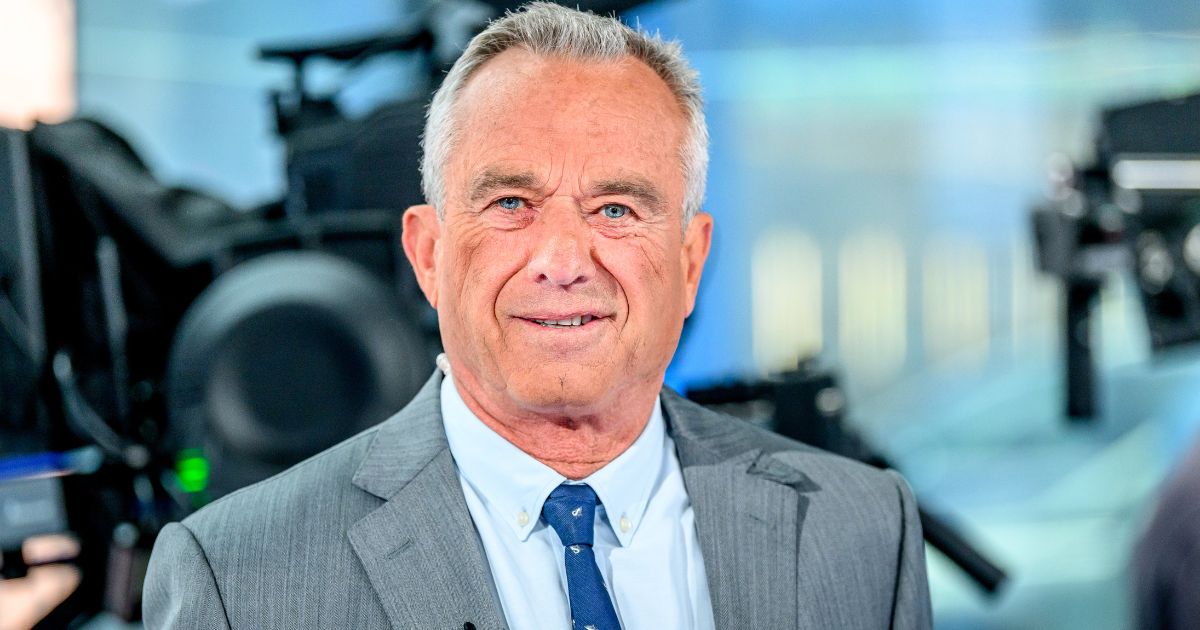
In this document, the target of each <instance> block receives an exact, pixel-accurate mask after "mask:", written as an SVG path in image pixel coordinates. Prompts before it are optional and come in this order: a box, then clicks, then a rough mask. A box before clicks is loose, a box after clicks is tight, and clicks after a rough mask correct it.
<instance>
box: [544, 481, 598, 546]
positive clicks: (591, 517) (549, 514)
mask: <svg viewBox="0 0 1200 630" xmlns="http://www.w3.org/2000/svg"><path fill="white" fill-rule="evenodd" d="M598 502H599V499H598V498H597V497H596V491H595V490H592V488H591V486H587V485H567V484H563V485H561V486H559V487H557V488H555V489H554V492H551V493H550V496H549V497H547V498H546V502H545V503H544V504H542V517H543V518H545V519H546V523H548V524H549V525H550V527H552V528H554V533H556V534H558V539H559V540H561V541H562V544H563V546H564V547H570V546H572V545H591V544H592V541H593V539H594V533H595V531H594V528H593V524H594V523H595V522H596V504H597V503H598Z"/></svg>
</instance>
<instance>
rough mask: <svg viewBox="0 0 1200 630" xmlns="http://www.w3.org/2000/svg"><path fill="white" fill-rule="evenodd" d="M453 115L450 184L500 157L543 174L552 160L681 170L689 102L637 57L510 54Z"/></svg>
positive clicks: (496, 61)
mask: <svg viewBox="0 0 1200 630" xmlns="http://www.w3.org/2000/svg"><path fill="white" fill-rule="evenodd" d="M455 117H456V119H457V123H458V134H457V135H458V141H457V142H456V143H455V145H456V146H455V147H454V149H453V150H452V153H451V155H450V156H449V157H450V160H449V162H450V163H449V164H448V165H447V166H448V167H449V168H448V173H447V175H448V178H447V180H448V181H447V183H448V184H449V185H451V186H455V185H459V186H461V185H462V184H463V183H464V182H465V181H466V180H469V179H470V178H472V177H473V176H474V175H475V174H476V173H477V172H478V171H480V170H483V169H486V168H489V166H491V165H494V164H495V163H496V162H506V163H512V162H516V164H510V166H525V167H530V168H533V170H535V171H537V170H540V169H538V168H537V165H538V164H539V163H540V164H541V166H542V167H543V168H544V167H545V166H547V164H546V163H545V162H546V160H547V159H550V160H552V161H554V162H556V163H558V164H560V165H564V164H569V163H575V164H586V165H587V169H588V170H593V171H594V170H608V171H622V172H625V173H629V172H630V171H636V172H641V173H643V174H645V175H647V176H650V177H656V178H661V177H663V176H667V175H668V174H675V173H676V172H678V174H680V175H681V174H682V166H681V164H680V161H679V149H680V146H681V143H682V141H683V138H684V132H685V129H686V119H685V114H684V111H683V108H682V107H680V105H679V103H678V102H677V101H676V99H675V97H674V95H673V94H672V93H671V90H670V88H668V87H667V85H666V83H665V82H664V81H663V80H662V79H661V78H660V77H659V76H658V75H657V74H656V73H655V72H654V71H653V70H651V69H650V68H649V67H648V66H647V65H645V64H644V63H642V62H641V61H639V60H637V59H635V58H633V57H625V58H623V59H620V60H616V61H595V60H577V59H569V58H564V57H545V56H539V55H535V54H533V53H531V52H529V51H527V50H524V49H520V48H517V49H510V50H507V51H505V52H503V53H501V54H499V55H497V56H496V57H494V58H492V59H491V60H489V61H488V62H487V63H485V64H484V65H483V66H482V67H481V68H480V69H479V70H478V71H477V72H476V73H475V74H474V75H473V76H472V77H471V79H470V80H469V81H468V82H467V83H466V85H465V86H464V87H463V91H462V93H461V94H460V96H459V99H458V102H457V104H456V111H455ZM653 171H659V172H653Z"/></svg>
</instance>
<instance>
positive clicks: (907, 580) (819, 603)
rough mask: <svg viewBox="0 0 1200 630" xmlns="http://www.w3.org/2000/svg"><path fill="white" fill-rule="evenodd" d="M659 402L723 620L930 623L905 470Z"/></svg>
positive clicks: (738, 623)
mask: <svg viewBox="0 0 1200 630" xmlns="http://www.w3.org/2000/svg"><path fill="white" fill-rule="evenodd" d="M663 405H664V408H665V410H666V416H667V421H668V424H669V426H670V427H671V432H672V437H673V438H674V440H675V444H676V449H677V451H678V453H679V460H680V465H681V467H682V468H683V474H684V483H685V485H686V486H687V491H688V496H689V497H690V499H691V501H692V505H693V508H694V510H695V513H696V527H697V530H698V533H699V538H700V543H701V550H702V552H703V554H704V559H705V568H706V571H707V573H708V581H709V590H710V592H711V593H712V600H713V612H714V615H715V617H716V620H717V625H718V627H789V628H791V627H799V628H831V627H837V628H858V627H863V628H878V627H891V628H927V627H929V626H930V624H931V612H930V604H929V591H928V582H927V579H926V573H925V557H924V545H923V542H922V535H921V525H920V519H919V516H918V514H917V509H916V502H915V500H914V499H913V497H912V493H911V491H910V490H909V488H908V485H907V484H906V483H905V482H904V480H903V479H902V478H901V477H900V476H899V475H898V474H896V473H895V472H893V471H884V470H878V469H875V468H872V467H870V466H867V465H865V464H861V463H859V462H856V461H853V460H850V459H847V458H845V457H841V456H838V455H835V454H832V453H829V452H826V451H822V450H820V449H817V448H814V447H812V446H809V445H806V444H802V443H800V442H796V441H794V440H791V439H788V438H785V437H783V436H780V435H777V434H775V433H771V432H769V431H766V430H763V429H761V428H758V427H756V426H754V425H752V424H750V423H748V422H745V421H743V420H740V419H737V418H733V417H731V416H727V415H724V414H720V413H716V412H713V411H711V410H708V409H706V408H704V407H701V406H699V405H696V404H694V403H692V402H690V401H687V400H685V399H683V398H681V397H680V396H678V395H677V394H675V393H673V392H670V391H669V390H665V391H664V393H663ZM763 602H771V605H770V606H763V605H762V603H763Z"/></svg>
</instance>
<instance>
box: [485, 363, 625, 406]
mask: <svg viewBox="0 0 1200 630" xmlns="http://www.w3.org/2000/svg"><path fill="white" fill-rule="evenodd" d="M580 376H582V375H581V374H580V375H572V376H569V377H563V376H561V375H559V374H539V373H537V372H528V371H527V372H525V373H523V374H521V375H520V377H518V378H517V379H514V380H510V381H509V387H508V391H509V395H510V396H512V397H513V398H514V399H516V400H518V401H519V402H520V403H521V405H522V406H523V407H525V408H527V409H531V410H537V411H539V412H542V413H581V412H583V413H586V412H588V411H591V410H593V409H597V408H599V407H602V406H603V405H604V402H605V399H606V398H607V397H608V396H610V395H612V393H613V392H612V391H611V390H610V389H609V388H607V387H604V386H603V383H607V382H609V381H608V379H604V378H594V377H592V376H591V375H589V377H588V378H580Z"/></svg>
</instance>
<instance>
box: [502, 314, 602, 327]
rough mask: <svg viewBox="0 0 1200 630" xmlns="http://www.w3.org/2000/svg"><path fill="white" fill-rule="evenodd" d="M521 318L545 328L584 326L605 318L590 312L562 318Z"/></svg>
mask: <svg viewBox="0 0 1200 630" xmlns="http://www.w3.org/2000/svg"><path fill="white" fill-rule="evenodd" d="M520 319H523V320H525V321H527V322H530V323H532V324H536V325H538V326H541V327H543V328H582V327H584V326H587V325H588V324H589V323H591V322H594V321H596V320H599V319H603V318H601V317H599V316H596V315H590V314H589V315H574V316H571V317H563V318H561V319H559V318H552V319H551V318H547V319H542V318H538V317H521V318H520Z"/></svg>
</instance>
